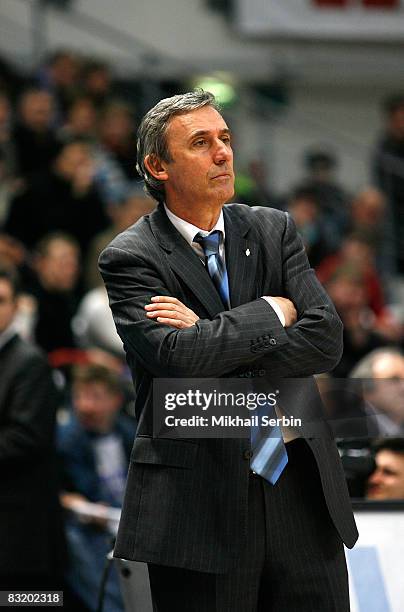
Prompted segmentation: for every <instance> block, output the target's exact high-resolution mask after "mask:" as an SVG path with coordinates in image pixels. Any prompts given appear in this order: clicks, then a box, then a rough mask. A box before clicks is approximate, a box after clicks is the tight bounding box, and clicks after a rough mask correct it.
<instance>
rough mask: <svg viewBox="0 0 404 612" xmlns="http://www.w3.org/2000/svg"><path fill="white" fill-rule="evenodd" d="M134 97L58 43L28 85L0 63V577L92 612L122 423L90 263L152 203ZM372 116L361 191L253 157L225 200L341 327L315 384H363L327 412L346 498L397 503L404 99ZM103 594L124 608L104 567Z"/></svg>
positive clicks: (128, 390) (403, 370) (115, 496)
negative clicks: (309, 270) (297, 252)
mask: <svg viewBox="0 0 404 612" xmlns="http://www.w3.org/2000/svg"><path fill="white" fill-rule="evenodd" d="M144 106H145V103H144V101H141V102H140V103H139V105H136V101H135V104H134V100H133V99H132V97H131V96H126V95H125V91H122V89H121V90H120V89H119V88H118V87H117V82H116V79H115V78H114V75H113V72H112V70H111V68H110V67H109V66H108V64H107V63H105V62H103V61H100V60H95V59H94V58H84V57H81V56H79V55H78V54H77V53H73V52H71V51H68V50H61V51H57V52H55V53H53V54H52V55H51V56H49V57H48V58H46V61H44V63H43V65H42V66H41V67H40V68H39V69H38V71H37V73H35V74H31V75H29V77H27V76H26V75H21V74H19V73H18V72H17V71H16V70H14V69H13V68H12V67H10V66H8V65H7V64H6V63H5V62H0V372H1V378H0V468H1V473H2V474H6V476H5V477H4V478H3V476H2V479H1V484H0V517H1V519H2V520H1V521H0V525H2V526H0V532H1V530H2V529H5V530H6V532H7V534H6V535H5V537H6V540H7V541H8V542H9V546H7V547H2V550H1V551H0V582H1V584H0V586H1V587H2V588H5V587H7V588H11V587H12V586H16V587H18V586H19V587H24V588H25V589H27V588H30V585H32V587H33V588H34V587H38V581H40V583H41V585H43V588H46V587H45V585H55V584H62V583H63V585H64V588H66V589H67V590H66V593H67V596H68V597H70V598H71V601H72V602H74V605H75V607H76V609H77V610H80V609H83V610H95V606H96V596H95V595H94V594H95V593H97V590H98V588H99V583H100V576H101V574H102V566H103V562H104V558H105V555H106V553H107V552H108V551H109V549H110V548H111V547H112V537H113V533H114V527H113V525H114V524H115V523H116V519H114V518H113V517H114V516H115V515H114V512H113V509H119V507H120V504H121V502H122V495H123V489H124V482H125V475H126V471H127V467H128V463H129V457H130V449H131V442H132V440H133V436H134V431H135V425H136V423H135V417H134V414H133V409H132V406H133V397H132V393H133V390H132V386H131V383H130V377H129V371H128V369H127V366H126V363H125V359H124V351H123V346H122V343H121V341H120V339H119V337H118V335H117V334H116V331H115V327H114V323H113V320H112V316H111V314H110V310H109V306H108V299H107V295H106V292H105V290H104V287H103V284H102V280H101V277H100V276H99V273H98V269H97V259H98V255H99V253H100V251H101V250H102V248H103V247H104V246H106V245H107V244H108V243H109V242H110V240H111V239H112V238H113V237H114V236H115V235H116V234H117V233H118V232H120V231H122V230H123V229H125V228H127V227H128V226H129V225H131V224H132V223H134V222H136V221H137V220H138V219H139V218H140V217H141V216H142V215H144V214H148V213H149V212H151V211H152V210H153V208H154V206H155V204H154V203H153V201H152V200H151V199H150V198H148V197H146V195H145V194H144V192H143V189H142V185H141V182H140V180H139V176H138V174H137V172H136V167H135V157H136V154H135V151H136V124H137V120H138V118H139V117H138V114H139V108H141V109H143V108H144ZM383 113H384V114H383V117H384V126H383V127H382V133H381V134H380V138H379V140H378V141H377V142H375V144H374V150H373V152H372V153H371V155H370V156H369V184H368V185H364V186H363V188H362V189H360V190H359V191H358V192H357V193H350V192H349V190H348V189H346V188H345V186H344V185H341V184H340V183H339V181H338V178H337V177H338V159H337V157H336V155H335V153H333V151H331V150H330V149H329V148H324V147H320V148H319V147H313V148H312V149H310V150H308V151H307V152H306V154H305V156H304V159H303V160H302V178H301V180H300V181H299V183H298V184H296V185H290V189H289V192H288V193H286V194H278V193H275V192H274V189H273V188H272V185H271V184H270V180H269V179H268V174H267V172H266V168H265V165H264V163H263V162H262V160H252V161H251V163H250V165H249V167H248V169H247V171H244V174H243V173H242V172H240V173H239V179H238V181H237V183H236V190H237V193H236V196H235V198H234V201H238V202H243V203H245V204H248V205H259V206H275V207H277V208H280V209H283V210H287V211H288V212H289V213H290V214H291V216H292V217H293V219H294V221H295V223H296V225H297V228H298V230H299V232H300V234H301V236H302V238H303V242H304V245H305V248H306V250H307V254H308V257H309V260H310V263H311V265H312V267H313V268H315V270H316V273H317V275H318V277H319V279H320V281H321V282H322V283H323V284H324V286H325V287H326V289H327V291H328V293H329V294H330V296H331V298H332V300H333V302H334V304H335V306H336V308H337V310H338V313H339V315H340V317H341V318H342V320H343V323H344V347H345V348H344V353H343V356H342V359H341V361H340V363H339V365H338V366H337V367H336V369H335V370H334V372H332V373H331V374H330V376H328V377H325V381H323V382H325V385H326V387H327V385H328V389H329V388H330V385H331V387H332V379H333V378H334V379H339V378H346V379H349V380H350V381H351V384H352V385H355V384H356V383H355V381H357V380H361V381H364V380H366V381H367V382H366V383H363V388H361V392H360V397H361V400H360V402H358V401H357V398H358V397H359V394H358V388H357V386H356V387H349V385H346V388H345V387H344V392H343V393H342V395H341V393H337V394H334V395H335V397H337V398H339V400H338V401H336V399H335V397H334V398H333V400H332V401H330V402H328V404H327V402H326V405H327V409H329V411H330V414H329V416H330V419H331V420H333V422H334V428H335V433H336V435H337V437H338V438H340V439H341V443H340V447H341V454H342V456H343V460H344V465H345V467H346V470H347V477H348V482H349V484H350V487H351V492H352V494H353V495H357V496H367V497H368V499H370V500H374V499H400V498H404V447H403V443H402V437H403V434H404V401H403V399H402V398H404V357H403V353H402V350H403V344H404V94H403V95H402V96H400V95H396V96H393V97H391V98H390V99H389V100H388V101H387V102H386V104H385V106H384V108H383ZM348 387H349V388H348ZM340 390H341V387H339V391H340ZM349 394H351V395H349ZM350 397H351V398H352V397H354V398H355V399H354V400H352V399H351V400H350ZM353 404H355V406H353ZM358 404H360V405H359V407H358ZM355 419H357V420H359V421H360V422H361V423H365V431H364V430H363V427H362V428H359V429H360V431H357V429H356V428H355V427H356V420H355ZM380 438H382V440H380ZM349 439H351V440H353V442H351V443H348V442H347V440H349ZM376 439H377V440H378V441H377V443H375V442H374V440H376ZM358 440H359V442H358ZM354 458H356V461H354V460H353V459H354ZM61 508H62V509H63V512H62V511H61ZM27 517H29V520H28V519H27ZM3 519H4V520H3ZM114 521H115V522H114ZM22 524H23V525H24V528H22V527H21V525H22ZM22 546H23V549H24V550H25V551H26V552H25V553H24V554H23V555H21V547H22ZM16 551H19V553H18V554H16ZM60 581H61V582H60ZM49 588H50V587H49ZM106 596H107V601H108V605H107V608H106V609H108V610H111V611H114V610H117V611H118V610H122V600H121V596H120V594H119V586H118V578H117V576H116V575H112V576H111V577H110V579H109V581H108V587H107V595H106Z"/></svg>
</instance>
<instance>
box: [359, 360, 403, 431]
mask: <svg viewBox="0 0 404 612" xmlns="http://www.w3.org/2000/svg"><path fill="white" fill-rule="evenodd" d="M372 380H373V389H372V390H370V391H369V393H368V396H367V399H368V400H369V402H370V403H371V404H372V405H373V406H374V408H375V409H376V410H377V411H380V412H384V413H385V414H387V415H388V416H389V417H390V418H391V419H392V420H393V421H395V422H396V423H398V424H401V423H404V358H403V357H402V356H401V355H392V354H388V353H386V354H385V355H380V356H379V357H378V359H377V360H376V361H375V363H374V364H373V376H372Z"/></svg>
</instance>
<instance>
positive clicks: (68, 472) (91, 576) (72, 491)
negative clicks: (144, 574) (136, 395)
mask: <svg viewBox="0 0 404 612" xmlns="http://www.w3.org/2000/svg"><path fill="white" fill-rule="evenodd" d="M123 401H124V395H123V390H122V385H121V381H120V379H119V377H118V376H117V375H116V374H115V373H114V372H112V371H111V370H108V369H107V368H104V367H102V366H96V365H90V366H81V367H79V368H77V369H76V370H75V371H74V374H73V390H72V407H73V410H72V411H69V412H68V413H67V415H66V418H64V419H61V423H60V425H59V428H58V449H59V456H60V460H61V468H62V475H63V478H62V481H63V485H64V487H63V489H64V490H63V493H62V495H61V501H62V505H63V507H64V508H65V509H66V510H67V511H68V512H69V514H68V515H67V521H66V534H67V540H68V546H69V553H70V555H69V556H70V559H71V564H70V567H69V569H68V581H69V583H70V585H71V587H72V589H73V591H75V593H76V594H77V596H79V597H80V598H81V599H82V600H83V601H84V602H85V604H86V605H87V606H88V607H89V609H90V610H94V611H95V610H96V604H97V593H98V588H99V584H100V581H101V576H102V570H103V566H104V562H105V555H106V554H107V553H108V552H109V551H110V549H111V548H112V535H111V534H112V533H113V529H111V528H110V526H109V524H108V519H107V514H106V512H107V509H108V508H111V507H112V508H120V506H121V504H122V500H123V492H124V487H125V481H126V473H127V469H128V465H129V457H130V452H131V448H132V443H133V439H134V434H135V423H134V421H133V420H132V419H131V418H130V417H128V416H126V415H125V414H124V413H122V411H121V409H122V406H123ZM89 503H90V504H92V505H90V506H89V505H88V504H89ZM84 513H85V514H86V520H85V522H83V521H80V519H79V517H80V515H81V516H82V517H83V514H84ZM83 518H84V517H83ZM105 609H106V610H108V611H109V612H118V611H121V610H123V604H122V599H121V596H120V590H119V582H118V576H117V574H116V573H115V572H113V573H112V575H111V576H110V578H109V580H108V582H107V587H106V602H105Z"/></svg>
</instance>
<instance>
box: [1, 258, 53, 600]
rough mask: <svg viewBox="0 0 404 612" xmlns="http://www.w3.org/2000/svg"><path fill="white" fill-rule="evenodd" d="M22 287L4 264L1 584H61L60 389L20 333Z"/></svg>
mask: <svg viewBox="0 0 404 612" xmlns="http://www.w3.org/2000/svg"><path fill="white" fill-rule="evenodd" d="M17 293H18V281H17V278H16V276H15V274H14V272H12V271H10V270H8V269H6V268H3V267H0V373H1V375H0V473H1V478H0V542H1V546H0V588H3V589H6V588H7V589H12V588H15V589H17V588H18V589H52V588H53V589H57V588H59V589H60V588H63V587H62V580H61V575H62V571H63V564H64V538H63V527H62V517H61V510H60V507H59V504H58V490H57V478H56V461H55V452H54V438H53V436H54V427H55V416H56V389H55V387H54V385H53V381H52V376H51V371H50V368H49V365H48V363H47V361H46V358H45V356H44V355H43V354H42V352H41V351H40V350H39V349H38V348H37V347H35V346H33V345H31V344H28V343H27V342H24V341H23V340H22V339H21V338H20V337H19V336H18V334H17V332H16V329H15V327H14V324H13V321H14V317H15V314H16V310H17Z"/></svg>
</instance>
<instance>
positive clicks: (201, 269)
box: [150, 205, 225, 317]
mask: <svg viewBox="0 0 404 612" xmlns="http://www.w3.org/2000/svg"><path fill="white" fill-rule="evenodd" d="M150 226H151V230H152V232H153V234H154V236H155V239H156V241H157V243H158V244H159V245H160V247H161V248H162V249H164V251H166V253H167V257H168V262H169V265H170V266H171V268H172V269H173V270H174V272H175V273H176V274H177V275H178V276H179V277H180V278H181V280H182V281H183V282H184V283H185V284H186V285H187V286H188V287H189V289H190V290H191V292H192V293H193V294H194V295H195V296H196V297H197V298H198V300H199V301H200V302H201V303H202V304H203V306H204V307H205V308H206V310H207V311H208V313H209V315H210V316H211V317H214V316H216V315H217V314H218V313H219V312H222V311H223V310H224V309H225V308H224V305H223V303H222V300H221V299H220V296H219V294H218V292H217V291H216V289H215V287H214V285H213V282H212V280H211V278H210V276H209V274H208V272H207V270H206V269H205V266H204V265H203V263H202V262H201V260H200V259H199V257H198V255H197V254H196V253H195V251H194V250H193V249H192V248H191V246H190V245H189V244H188V243H187V242H186V240H185V239H184V238H183V236H181V234H180V233H179V232H178V231H177V230H176V229H175V227H174V226H173V224H172V223H171V222H170V220H169V219H168V217H167V215H166V213H165V211H164V207H163V206H162V205H159V206H158V208H157V210H155V211H154V213H152V215H150ZM174 297H175V296H174Z"/></svg>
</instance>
